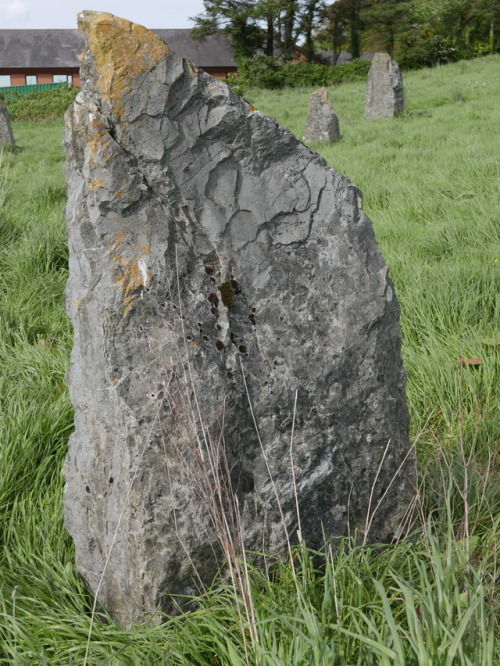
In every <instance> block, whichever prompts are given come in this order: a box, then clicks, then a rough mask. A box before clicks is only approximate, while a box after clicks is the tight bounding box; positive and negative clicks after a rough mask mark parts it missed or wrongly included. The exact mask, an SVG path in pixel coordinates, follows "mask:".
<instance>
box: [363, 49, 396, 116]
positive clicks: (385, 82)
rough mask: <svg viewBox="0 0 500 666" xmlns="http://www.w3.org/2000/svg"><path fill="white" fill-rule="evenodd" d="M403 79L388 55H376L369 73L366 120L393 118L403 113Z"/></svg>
mask: <svg viewBox="0 0 500 666" xmlns="http://www.w3.org/2000/svg"><path fill="white" fill-rule="evenodd" d="M403 109H404V89H403V77H402V76H401V71H400V69H399V66H398V64H397V63H396V62H394V60H393V59H392V58H391V56H390V55H389V54H388V53H376V54H375V56H374V57H373V61H372V66H371V67H370V71H369V72H368V82H367V84H366V105H365V118H393V117H394V116H397V115H399V114H400V113H403Z"/></svg>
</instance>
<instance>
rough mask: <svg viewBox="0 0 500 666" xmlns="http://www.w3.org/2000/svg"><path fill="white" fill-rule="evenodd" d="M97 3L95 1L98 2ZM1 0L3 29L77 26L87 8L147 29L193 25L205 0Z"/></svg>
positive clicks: (0, 17) (190, 26) (0, 8)
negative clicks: (192, 17) (78, 19)
mask: <svg viewBox="0 0 500 666" xmlns="http://www.w3.org/2000/svg"><path fill="white" fill-rule="evenodd" d="M94 2H95V4H94ZM94 2H92V1H90V2H89V0H0V29H5V28H76V27H77V26H76V15H77V14H78V12H81V11H82V10H83V9H92V10H96V11H103V12H110V13H111V14H116V15H117V16H120V17H121V18H125V19H128V20H129V21H133V22H134V23H139V24H140V25H144V26H145V27H146V28H192V27H193V24H192V23H191V22H190V21H189V17H190V16H195V15H196V14H199V13H201V12H202V11H203V0H143V1H142V2H141V0H94Z"/></svg>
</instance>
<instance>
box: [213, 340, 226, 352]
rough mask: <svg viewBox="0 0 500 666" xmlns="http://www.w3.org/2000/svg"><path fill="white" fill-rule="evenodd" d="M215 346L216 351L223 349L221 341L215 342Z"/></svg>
mask: <svg viewBox="0 0 500 666" xmlns="http://www.w3.org/2000/svg"><path fill="white" fill-rule="evenodd" d="M215 346H216V347H217V349H218V350H219V351H221V350H222V349H224V343H223V342H222V340H217V342H216V343H215Z"/></svg>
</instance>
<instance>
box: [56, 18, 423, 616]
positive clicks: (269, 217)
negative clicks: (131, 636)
mask: <svg viewBox="0 0 500 666" xmlns="http://www.w3.org/2000/svg"><path fill="white" fill-rule="evenodd" d="M79 27H80V30H81V31H82V32H83V33H84V35H85V37H86V50H85V52H84V54H83V60H82V80H83V82H84V85H83V90H82V92H81V93H80V94H79V96H78V98H77V100H76V102H75V104H74V105H73V106H72V107H71V109H70V110H69V111H68V113H67V116H66V131H65V140H64V141H65V149H66V153H67V163H66V169H65V176H66V182H67V186H68V204H67V209H66V217H67V223H68V238H69V247H70V279H69V282H68V287H67V294H66V308H67V312H68V314H69V316H70V318H71V321H72V324H73V327H74V348H73V352H72V359H71V368H70V372H69V386H70V392H71V399H72V402H73V405H74V407H75V432H74V434H73V435H72V437H71V440H70V445H69V452H68V456H67V459H66V463H65V467H64V475H65V480H66V485H65V496H64V505H65V524H66V527H67V529H68V531H69V532H70V534H71V536H72V537H73V540H74V542H75V548H76V560H77V565H78V568H79V570H80V571H81V573H82V574H83V576H84V577H85V579H86V580H87V582H88V584H89V586H90V588H91V590H92V591H93V592H94V593H96V594H97V596H98V599H99V601H100V602H101V603H102V604H103V605H104V606H105V607H106V608H107V609H108V610H109V611H110V612H111V613H112V614H113V615H114V617H115V618H116V619H117V620H118V621H119V622H121V623H123V624H124V625H128V624H130V623H132V622H134V621H138V620H141V619H144V618H145V617H148V618H150V617H151V614H153V615H154V614H155V613H157V614H158V617H160V616H161V613H162V612H163V613H165V612H167V613H168V612H172V611H173V610H174V608H175V604H176V603H179V604H181V605H182V603H183V601H182V597H177V598H175V599H174V600H172V598H171V596H170V595H186V596H188V595H191V594H195V593H197V592H198V591H199V590H200V586H201V584H202V583H203V584H208V583H210V582H211V581H212V579H213V577H214V576H215V574H216V573H217V571H218V568H219V566H220V564H221V562H222V552H221V546H220V540H219V539H218V538H217V532H218V531H219V532H220V529H221V527H220V526H221V525H222V524H225V525H226V529H227V530H228V531H229V533H230V534H231V536H232V538H233V539H234V543H235V544H236V545H235V548H236V550H238V548H240V547H241V544H242V543H243V544H244V547H245V548H246V549H248V550H251V551H257V552H265V553H270V554H275V555H277V556H285V555H286V534H285V532H288V534H289V538H290V540H291V542H292V543H296V542H297V541H298V538H299V536H300V535H298V534H297V530H298V528H299V522H298V518H297V511H296V496H297V501H298V505H299V510H300V527H301V530H302V534H301V536H302V538H303V539H304V540H305V541H306V542H307V544H308V545H309V546H310V547H312V548H320V547H321V546H322V544H323V540H324V536H326V538H327V539H334V540H335V539H338V538H339V537H341V536H343V535H346V534H348V533H349V532H350V533H351V534H354V533H355V532H356V531H358V534H359V535H361V538H363V535H364V534H365V532H366V531H367V530H368V535H367V537H368V538H369V539H371V540H386V539H390V538H391V537H392V536H394V535H397V534H398V533H399V530H400V525H401V521H402V519H403V516H404V514H405V511H406V510H407V508H408V505H409V503H410V501H411V497H412V494H413V476H412V469H413V461H412V456H411V454H409V439H408V412H407V407H406V402H405V392H404V388H405V380H404V372H403V366H402V361H401V355H400V330H399V326H398V318H399V307H398V304H397V301H396V297H395V295H394V291H393V287H392V284H391V282H390V280H389V278H388V276H387V268H386V266H385V264H384V262H383V260H382V258H381V256H380V252H379V250H378V248H377V245H376V242H375V239H374V234H373V230H372V226H371V223H370V221H369V220H368V218H367V217H366V215H365V214H364V213H363V211H362V207H361V195H360V193H359V191H358V190H357V189H356V188H355V187H354V186H353V185H352V184H351V183H350V182H349V181H348V180H347V179H346V178H344V177H343V176H341V175H340V174H338V173H336V172H335V171H334V170H333V169H331V168H329V167H328V166H327V165H326V163H325V162H324V160H323V159H322V158H321V157H320V156H318V155H317V154H315V153H314V152H312V151H311V150H309V149H308V148H307V147H305V146H304V145H303V144H301V143H300V142H299V141H297V140H296V139H295V138H294V137H293V136H292V135H291V134H290V133H289V132H288V131H287V130H286V129H284V128H283V127H280V126H279V125H278V124H277V123H276V122H275V121H274V120H272V119H271V118H268V117H266V116H264V115H262V114H261V113H259V112H257V111H255V110H254V109H253V108H252V107H251V106H249V105H248V104H247V103H246V102H245V101H244V100H242V99H240V98H239V97H237V96H236V95H235V94H233V93H232V92H231V91H230V89H229V88H228V87H226V86H225V85H224V84H223V83H221V82H219V81H216V80H215V79H213V78H212V77H211V76H209V75H208V74H206V73H204V72H203V71H201V70H199V69H197V68H196V67H195V66H194V65H192V64H190V63H189V62H187V61H185V60H183V59H182V58H180V57H178V56H177V55H175V54H174V53H172V52H171V51H170V50H169V48H168V46H166V45H165V44H164V43H163V42H162V41H161V40H160V39H159V38H158V37H157V36H156V35H154V34H153V33H151V32H149V31H147V30H146V29H145V28H142V27H140V26H137V25H134V24H132V23H129V22H128V21H125V20H122V19H119V18H116V17H114V16H112V15H110V14H102V13H94V12H84V13H83V14H81V15H80V17H79ZM296 396H297V404H296V409H295V410H294V403H295V398H296ZM292 431H293V438H292ZM292 459H293V469H292ZM294 479H295V480H294ZM236 518H237V519H236ZM238 525H239V527H238ZM285 528H286V530H285Z"/></svg>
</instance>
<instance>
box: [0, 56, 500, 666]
mask: <svg viewBox="0 0 500 666" xmlns="http://www.w3.org/2000/svg"><path fill="white" fill-rule="evenodd" d="M405 89H406V95H407V111H406V113H405V115H404V116H403V117H401V118H398V119H395V120H390V121H385V120H383V121H365V120H364V119H363V102H364V91H363V85H362V84H345V85H343V86H340V87H336V88H334V89H330V91H329V92H330V97H331V100H332V102H333V105H334V108H335V110H336V112H337V114H338V116H339V121H340V126H341V131H342V133H343V139H342V141H341V142H339V143H338V144H335V145H333V146H325V145H321V144H318V145H315V146H313V147H314V148H315V149H317V150H318V151H319V152H320V153H321V154H322V155H323V156H324V157H325V159H326V160H327V161H328V163H329V164H330V165H331V166H332V167H333V168H335V169H336V170H338V171H340V172H341V173H343V174H345V175H346V176H348V177H349V178H350V179H351V180H352V181H353V182H354V183H355V184H356V185H357V186H358V187H359V188H360V189H361V190H362V192H363V194H364V202H365V209H366V211H367V213H368V215H369V216H370V218H371V219H372V221H373V224H374V228H375V232H376V235H377V239H378V241H379V244H380V246H381V248H382V252H383V254H384V257H385V259H386V261H387V263H388V265H389V267H390V272H391V276H392V279H393V280H394V282H395V285H396V290H397V293H398V297H399V300H400V303H401V309H402V316H401V326H402V330H403V338H404V347H403V353H404V361H405V366H406V370H407V375H408V400H409V404H410V410H411V416H412V425H411V428H412V431H411V434H412V440H413V441H414V442H415V446H416V449H417V454H418V462H419V478H420V507H419V508H420V510H419V520H418V523H417V524H416V525H415V532H414V534H413V536H412V537H411V538H409V539H407V540H406V541H404V542H402V543H400V544H395V545H393V546H391V547H381V546H377V545H375V546H369V547H365V548H360V547H355V546H354V545H353V544H351V543H349V542H347V541H346V542H345V543H344V545H343V547H341V548H340V549H339V550H338V551H337V552H336V553H333V554H332V553H330V552H329V550H328V548H326V552H325V555H326V564H325V566H324V568H322V569H321V570H320V571H315V570H314V566H313V559H312V555H313V554H312V553H309V552H308V551H307V550H306V549H305V548H303V547H298V548H297V550H296V553H295V566H293V567H292V566H290V565H289V564H288V563H286V562H285V563H278V564H277V565H276V566H275V567H274V568H273V573H272V575H270V576H266V575H265V574H263V573H260V572H258V571H254V570H250V571H249V584H250V591H251V595H252V608H253V613H254V619H255V624H254V626H253V627H249V626H248V624H247V623H246V620H245V608H244V607H243V604H242V601H241V599H240V598H239V597H238V595H237V594H236V592H235V590H234V589H232V588H231V586H230V585H227V584H223V583H222V582H217V581H216V582H215V583H214V588H213V590H211V591H210V592H209V593H208V594H207V595H205V596H204V597H202V598H200V600H199V608H198V610H196V611H194V612H192V613H190V614H188V615H186V616H185V617H182V618H174V619H171V620H169V621H168V622H166V623H165V624H164V625H163V626H160V627H152V626H146V625H144V626H139V627H134V628H133V629H130V630H129V631H127V632H125V631H122V630H120V629H119V628H118V627H117V626H116V625H115V624H114V623H113V622H112V621H110V620H109V618H106V617H105V615H104V614H103V613H99V614H98V616H97V617H95V618H94V621H93V626H92V631H91V632H90V637H89V629H90V622H91V618H90V615H91V609H92V599H91V597H90V596H89V594H88V593H87V591H86V589H85V585H84V584H83V582H82V580H81V579H80V578H79V576H78V574H77V572H76V569H75V565H74V554H73V551H72V544H71V542H70V539H69V537H68V536H67V535H66V533H65V532H64V529H63V522H62V485H63V480H62V477H61V466H62V461H63V459H64V456H65V453H66V444H67V438H68V436H69V434H70V432H71V429H72V409H71V405H70V403H69V400H68V396H67V391H66V388H65V383H64V377H65V372H66V368H67V364H68V357H69V351H70V348H71V330H70V327H69V324H68V322H67V320H66V318H65V315H64V311H63V291H64V286H65V282H66V279H67V248H66V243H65V233H64V221H63V212H62V211H63V206H64V201H65V189H64V183H63V179H62V164H63V161H64V156H63V152H62V148H61V139H62V126H63V124H62V120H51V121H46V122H43V123H38V124H37V123H28V122H18V123H15V124H14V132H15V136H16V140H17V145H18V147H17V148H16V149H15V150H13V151H10V150H5V151H4V152H3V153H1V156H0V664H15V665H16V666H17V665H18V664H82V663H88V664H95V665H96V666H98V665H99V666H100V665H101V664H185V665H190V664H199V665H200V666H202V665H214V666H215V665H217V666H219V665H227V666H238V665H239V664H259V665H260V664H262V665H263V666H268V665H269V666H271V665H273V666H279V665H283V666H288V665H290V664H294V665H295V664H297V665H304V666H305V665H310V664H311V665H312V664H314V665H315V666H320V665H323V664H324V665H331V664H332V665H338V666H341V665H342V666H351V665H355V664H358V665H360V666H365V665H367V666H369V665H371V664H373V665H375V664H387V665H389V664H394V665H397V666H404V665H411V666H413V665H414V666H421V665H427V666H452V665H455V664H460V665H462V664H464V665H466V664H470V665H474V666H475V665H478V666H479V665H480V666H494V665H495V664H498V663H500V651H499V648H498V642H497V643H495V634H496V635H498V634H497V632H496V631H495V629H498V625H497V626H496V627H495V614H497V613H498V609H499V604H498V601H499V598H498V570H499V561H498V546H499V544H500V530H499V520H500V519H499V515H500V512H499V506H500V492H499V460H500V455H499V449H500V447H499V444H500V410H499V406H500V397H499V386H500V381H499V377H500V372H499V370H500V297H499V294H500V197H499V194H500V133H499V132H498V128H499V127H500V104H499V100H500V57H499V56H489V57H486V58H483V59H480V60H476V61H467V62H460V63H457V64H455V65H450V66H446V67H440V68H437V69H432V70H422V71H418V72H412V73H409V74H408V75H407V76H406V77H405ZM311 92H312V90H296V89H295V90H290V91H287V90H284V91H273V92H269V91H251V92H250V93H249V94H247V98H248V99H249V100H250V101H251V102H252V103H253V105H254V106H255V107H257V108H258V109H259V110H261V111H263V112H264V113H268V114H269V115H272V116H274V117H275V118H277V119H278V120H279V121H280V122H282V123H283V124H284V125H286V126H288V127H289V128H290V129H291V130H292V132H294V133H295V134H296V135H297V136H298V137H299V138H301V137H302V134H303V130H304V124H305V117H306V111H307V104H308V96H309V94H310V93H311Z"/></svg>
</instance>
